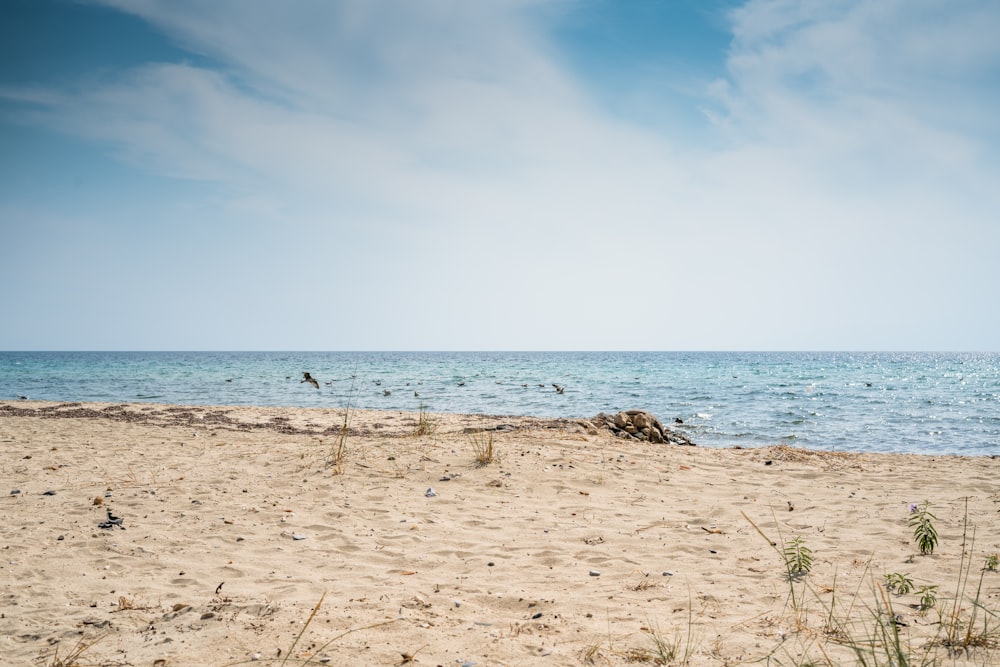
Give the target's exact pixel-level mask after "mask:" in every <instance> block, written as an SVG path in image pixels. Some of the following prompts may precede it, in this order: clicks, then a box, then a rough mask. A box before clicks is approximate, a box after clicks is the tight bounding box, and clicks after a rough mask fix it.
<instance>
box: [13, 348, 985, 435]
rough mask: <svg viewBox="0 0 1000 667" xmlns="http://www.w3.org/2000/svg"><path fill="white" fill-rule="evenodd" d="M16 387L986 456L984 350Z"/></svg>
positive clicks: (482, 360) (19, 384) (63, 366)
mask: <svg viewBox="0 0 1000 667" xmlns="http://www.w3.org/2000/svg"><path fill="white" fill-rule="evenodd" d="M303 371H308V372H310V373H311V374H312V375H313V376H314V377H315V378H317V380H318V381H319V384H320V388H319V389H318V390H317V389H315V388H313V387H312V386H310V385H309V384H307V383H301V382H300V379H301V377H302V372H303ZM553 384H559V385H561V386H564V387H565V391H564V392H563V393H562V394H559V393H556V391H555V389H554V388H553V386H552V385H553ZM18 396H27V397H29V398H32V399H38V400H49V401H104V402H143V401H145V402H154V403H178V404H206V405H268V406H302V407H338V408H342V407H345V406H347V405H350V406H352V407H355V408H376V409H386V410H417V409H419V408H420V407H421V406H424V407H426V408H427V409H428V410H430V411H432V412H454V413H483V414H500V415H534V416H542V417H592V416H593V415H595V414H597V413H598V412H614V411H617V410H621V409H631V408H642V409H646V410H649V411H651V412H653V413H654V414H656V415H657V416H659V417H660V419H661V420H663V421H664V422H668V421H671V422H672V421H674V420H675V419H680V420H681V421H683V425H679V426H678V428H682V429H684V430H685V431H686V432H687V435H688V436H689V437H691V438H692V439H693V440H694V441H695V442H697V443H699V444H702V445H710V446H731V445H742V446H760V445H770V444H777V443H787V444H792V445H796V446H802V447H810V448H814V449H835V450H848V451H877V452H912V453H950V454H967V455H994V454H1000V355H998V354H995V353H989V354H973V353H967V354H966V353H955V354H936V353H717V352H704V353H682V352H673V353H672V352H648V353H647V352H644V353H626V352H619V353H614V352H586V353H573V352H505V353H499V352H484V353H475V352H2V353H0V398H7V399H13V398H17V397H18Z"/></svg>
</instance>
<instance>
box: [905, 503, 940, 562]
mask: <svg viewBox="0 0 1000 667" xmlns="http://www.w3.org/2000/svg"><path fill="white" fill-rule="evenodd" d="M929 508H930V503H929V502H927V501H926V500H925V501H924V502H922V503H920V504H919V505H910V513H911V514H912V516H911V517H910V521H909V526H910V528H912V529H913V540H914V541H915V542H916V543H917V548H918V549H920V553H921V555H925V556H926V555H928V554H932V553H934V547H936V546H937V543H938V534H937V530H935V529H934V521H936V520H937V517H936V516H934V515H933V514H931V512H930V509H929Z"/></svg>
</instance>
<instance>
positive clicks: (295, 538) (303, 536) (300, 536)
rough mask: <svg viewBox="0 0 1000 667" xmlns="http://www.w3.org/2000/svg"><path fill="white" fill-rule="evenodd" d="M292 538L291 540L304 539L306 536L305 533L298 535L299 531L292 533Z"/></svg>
mask: <svg viewBox="0 0 1000 667" xmlns="http://www.w3.org/2000/svg"><path fill="white" fill-rule="evenodd" d="M292 539H293V540H304V539H306V536H305V535H300V534H299V533H293V534H292Z"/></svg>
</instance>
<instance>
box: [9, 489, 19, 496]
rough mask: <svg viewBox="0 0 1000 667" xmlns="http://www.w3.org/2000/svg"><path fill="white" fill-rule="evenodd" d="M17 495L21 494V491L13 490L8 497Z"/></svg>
mask: <svg viewBox="0 0 1000 667" xmlns="http://www.w3.org/2000/svg"><path fill="white" fill-rule="evenodd" d="M19 493H21V489H14V490H13V491H11V492H10V495H12V496H16V495H17V494H19Z"/></svg>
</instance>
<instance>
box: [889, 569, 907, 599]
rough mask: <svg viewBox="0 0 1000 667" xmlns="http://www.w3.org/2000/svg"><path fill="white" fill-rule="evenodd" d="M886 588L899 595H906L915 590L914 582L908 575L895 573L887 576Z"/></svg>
mask: <svg viewBox="0 0 1000 667" xmlns="http://www.w3.org/2000/svg"><path fill="white" fill-rule="evenodd" d="M885 587H886V588H888V589H889V590H890V591H892V592H894V593H896V594H897V595H906V594H907V593H909V592H910V591H912V590H913V580H912V579H910V575H908V574H902V573H900V572H893V573H892V574H887V575H885Z"/></svg>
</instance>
